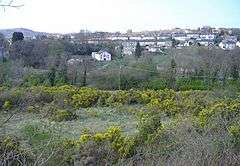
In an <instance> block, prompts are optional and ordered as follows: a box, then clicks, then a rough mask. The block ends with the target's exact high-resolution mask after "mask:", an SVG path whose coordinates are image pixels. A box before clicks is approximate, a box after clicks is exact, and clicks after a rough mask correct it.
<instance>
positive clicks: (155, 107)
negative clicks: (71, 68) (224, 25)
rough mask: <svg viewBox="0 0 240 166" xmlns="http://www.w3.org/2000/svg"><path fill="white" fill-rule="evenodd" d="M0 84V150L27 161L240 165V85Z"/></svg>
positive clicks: (16, 161) (38, 163)
mask: <svg viewBox="0 0 240 166" xmlns="http://www.w3.org/2000/svg"><path fill="white" fill-rule="evenodd" d="M0 89H1V93H0V108H1V109H2V110H6V108H7V111H3V112H2V113H1V114H2V115H3V116H1V118H0V121H1V132H0V133H1V135H2V136H3V137H2V138H3V139H2V140H3V141H2V142H1V151H2V152H4V154H6V155H7V154H8V152H9V150H4V149H10V151H11V150H14V151H15V152H16V153H14V154H16V155H18V154H19V156H21V157H20V158H19V161H22V160H23V161H24V162H25V163H29V164H30V165H31V164H36V165H42V164H43V165H56V164H61V165H74V164H77V165H89V164H93V165H105V164H110V165H114V164H116V165H129V164H130V165H131V164H137V165H138V164H145V165H156V164H157V163H162V164H164V163H171V165H186V164H190V165H194V164H202V163H206V164H210V165H219V164H220V163H224V165H229V164H230V165H238V164H239V161H238V156H239V155H240V151H239V147H240V137H239V120H240V112H239V110H240V96H239V94H238V92H237V91H235V92H232V94H226V93H225V92H224V91H217V92H214V91H193V90H191V91H178V92H177V91H174V90H168V89H165V90H133V89H132V90H128V91H123V90H121V91H103V90H98V89H93V88H86V87H84V88H77V87H74V86H59V87H56V86H55V87H43V86H41V87H29V88H24V87H21V88H14V89H13V88H7V87H2V88H0ZM223 96H224V97H223ZM12 113H15V116H14V117H12V118H10V119H9V120H7V119H8V118H9V116H11V114H12ZM6 120H7V121H6ZM15 126H18V127H17V128H16V127H15ZM13 140H14V141H13ZM8 142H10V143H8ZM12 144H13V145H12ZM2 149H3V150H2ZM6 155H4V156H3V157H1V158H0V162H1V163H2V162H6V161H7V160H11V161H9V162H12V163H16V165H19V163H18V162H19V161H18V160H14V159H8V158H7V157H6ZM189 156H190V158H189ZM153 158H154V159H153ZM59 159H61V160H59ZM59 161H61V163H59Z"/></svg>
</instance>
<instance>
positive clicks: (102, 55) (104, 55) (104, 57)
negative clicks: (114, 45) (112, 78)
mask: <svg viewBox="0 0 240 166" xmlns="http://www.w3.org/2000/svg"><path fill="white" fill-rule="evenodd" d="M92 57H93V58H94V59H96V60H97V61H111V60H112V55H111V54H110V53H108V52H107V51H99V52H92Z"/></svg>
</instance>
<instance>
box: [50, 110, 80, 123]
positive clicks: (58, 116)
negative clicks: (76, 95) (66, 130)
mask: <svg viewBox="0 0 240 166" xmlns="http://www.w3.org/2000/svg"><path fill="white" fill-rule="evenodd" d="M76 118H77V116H76V114H73V113H72V112H70V111H68V110H57V111H56V112H54V113H53V115H52V116H51V117H50V119H51V120H52V121H57V122H61V121H71V120H74V119H76Z"/></svg>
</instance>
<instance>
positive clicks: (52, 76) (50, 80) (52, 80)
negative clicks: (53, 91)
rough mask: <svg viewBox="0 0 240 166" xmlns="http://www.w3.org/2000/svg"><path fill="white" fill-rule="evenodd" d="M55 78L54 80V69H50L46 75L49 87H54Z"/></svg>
mask: <svg viewBox="0 0 240 166" xmlns="http://www.w3.org/2000/svg"><path fill="white" fill-rule="evenodd" d="M55 78H56V69H55V68H54V67H52V68H51V69H50V72H49V73H48V79H49V82H50V85H51V86H54V85H55Z"/></svg>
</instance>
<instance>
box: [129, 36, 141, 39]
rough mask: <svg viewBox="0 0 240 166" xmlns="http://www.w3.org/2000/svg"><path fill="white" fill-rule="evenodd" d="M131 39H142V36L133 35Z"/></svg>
mask: <svg viewBox="0 0 240 166" xmlns="http://www.w3.org/2000/svg"><path fill="white" fill-rule="evenodd" d="M129 39H130V40H142V37H141V36H131V37H130V38H129Z"/></svg>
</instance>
